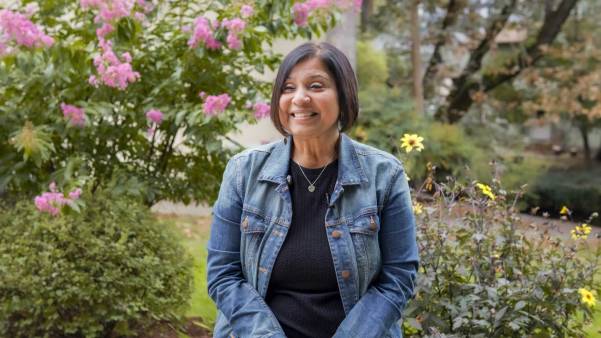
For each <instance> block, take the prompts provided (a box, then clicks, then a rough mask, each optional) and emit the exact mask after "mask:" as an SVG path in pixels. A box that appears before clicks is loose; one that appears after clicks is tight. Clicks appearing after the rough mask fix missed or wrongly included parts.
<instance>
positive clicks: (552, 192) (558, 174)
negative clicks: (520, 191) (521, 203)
mask: <svg viewBox="0 0 601 338" xmlns="http://www.w3.org/2000/svg"><path fill="white" fill-rule="evenodd" d="M525 201H526V203H527V205H528V207H529V208H533V207H540V210H541V211H547V212H549V213H550V214H551V215H556V216H559V211H560V210H561V208H562V207H563V206H564V205H565V206H569V209H570V210H571V211H572V214H571V216H572V217H573V218H574V219H576V220H584V219H585V218H586V217H588V215H590V214H592V213H593V212H595V211H599V208H600V207H601V170H600V169H596V170H595V169H586V170H577V169H568V170H558V169H554V170H551V171H549V172H546V173H544V174H543V175H541V176H539V177H538V179H537V180H536V181H535V182H534V183H533V184H532V187H531V188H530V189H529V193H528V194H526V198H525ZM593 224H596V225H601V219H599V218H597V219H595V220H594V221H593Z"/></svg>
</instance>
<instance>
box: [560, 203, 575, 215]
mask: <svg viewBox="0 0 601 338" xmlns="http://www.w3.org/2000/svg"><path fill="white" fill-rule="evenodd" d="M571 213H572V212H571V211H570V209H568V208H567V207H566V206H565V205H564V206H563V207H561V210H560V211H559V214H560V215H569V214H571Z"/></svg>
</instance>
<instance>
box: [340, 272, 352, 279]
mask: <svg viewBox="0 0 601 338" xmlns="http://www.w3.org/2000/svg"><path fill="white" fill-rule="evenodd" d="M340 274H341V275H342V278H344V279H348V278H349V277H350V276H351V272H350V271H348V270H342V272H341V273H340Z"/></svg>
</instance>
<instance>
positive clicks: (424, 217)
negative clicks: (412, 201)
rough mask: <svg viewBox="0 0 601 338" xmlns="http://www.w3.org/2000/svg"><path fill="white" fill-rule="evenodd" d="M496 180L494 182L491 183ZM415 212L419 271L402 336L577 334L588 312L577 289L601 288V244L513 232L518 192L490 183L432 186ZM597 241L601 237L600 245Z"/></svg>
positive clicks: (590, 313) (590, 312)
mask: <svg viewBox="0 0 601 338" xmlns="http://www.w3.org/2000/svg"><path fill="white" fill-rule="evenodd" d="M493 182H498V180H494V181H493ZM433 190H434V191H435V194H434V196H435V201H434V202H433V203H432V204H430V205H428V206H426V207H425V208H423V209H424V211H423V212H422V213H421V214H420V215H417V217H416V218H417V226H418V243H419V245H420V263H421V267H420V274H418V281H417V288H416V291H417V294H416V298H415V299H414V300H412V301H411V302H410V303H409V305H408V307H407V308H406V309H405V313H404V318H405V322H404V330H405V335H406V336H408V337H411V336H432V337H439V336H440V335H439V334H440V333H442V334H444V335H448V336H451V337H468V336H469V337H566V336H568V337H580V336H583V334H584V331H583V330H584V325H585V323H587V322H590V320H591V318H592V316H593V309H594V308H590V307H588V306H587V305H585V304H583V303H582V301H581V299H580V295H579V293H578V289H579V288H585V289H587V290H589V291H596V292H597V293H598V292H600V291H601V282H600V281H599V279H598V278H597V279H594V278H593V277H594V275H595V274H596V273H598V272H599V269H600V266H599V257H600V255H601V246H597V249H594V250H595V251H594V254H592V255H591V254H589V253H591V251H593V250H591V248H590V246H589V244H590V243H589V242H587V241H594V239H588V240H587V241H583V240H580V241H579V242H576V243H575V242H572V241H566V240H564V239H562V238H556V237H550V235H549V234H548V233H545V234H543V235H540V231H542V230H540V229H537V230H535V231H534V233H532V235H528V234H526V235H524V231H525V230H524V229H520V230H518V227H520V226H522V225H520V217H519V214H517V213H516V209H515V208H514V205H515V203H516V198H518V196H519V194H518V195H515V196H514V194H509V193H506V192H505V191H504V190H503V188H502V187H501V186H498V185H497V184H495V185H494V186H493V187H492V192H493V194H494V195H495V199H494V200H491V199H490V198H489V197H487V196H485V195H484V194H483V193H482V191H481V190H480V189H479V188H477V187H475V186H474V185H473V184H470V185H461V184H459V183H457V182H455V181H447V182H446V183H444V184H438V183H436V182H435V183H434V189H433ZM597 241H598V240H597Z"/></svg>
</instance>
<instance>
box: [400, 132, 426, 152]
mask: <svg viewBox="0 0 601 338" xmlns="http://www.w3.org/2000/svg"><path fill="white" fill-rule="evenodd" d="M423 140H424V138H423V137H421V136H418V135H417V134H404V135H403V138H401V148H405V152H407V153H410V152H411V151H412V150H413V148H415V150H417V151H422V150H423V149H424V145H423V143H422V141H423Z"/></svg>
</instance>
